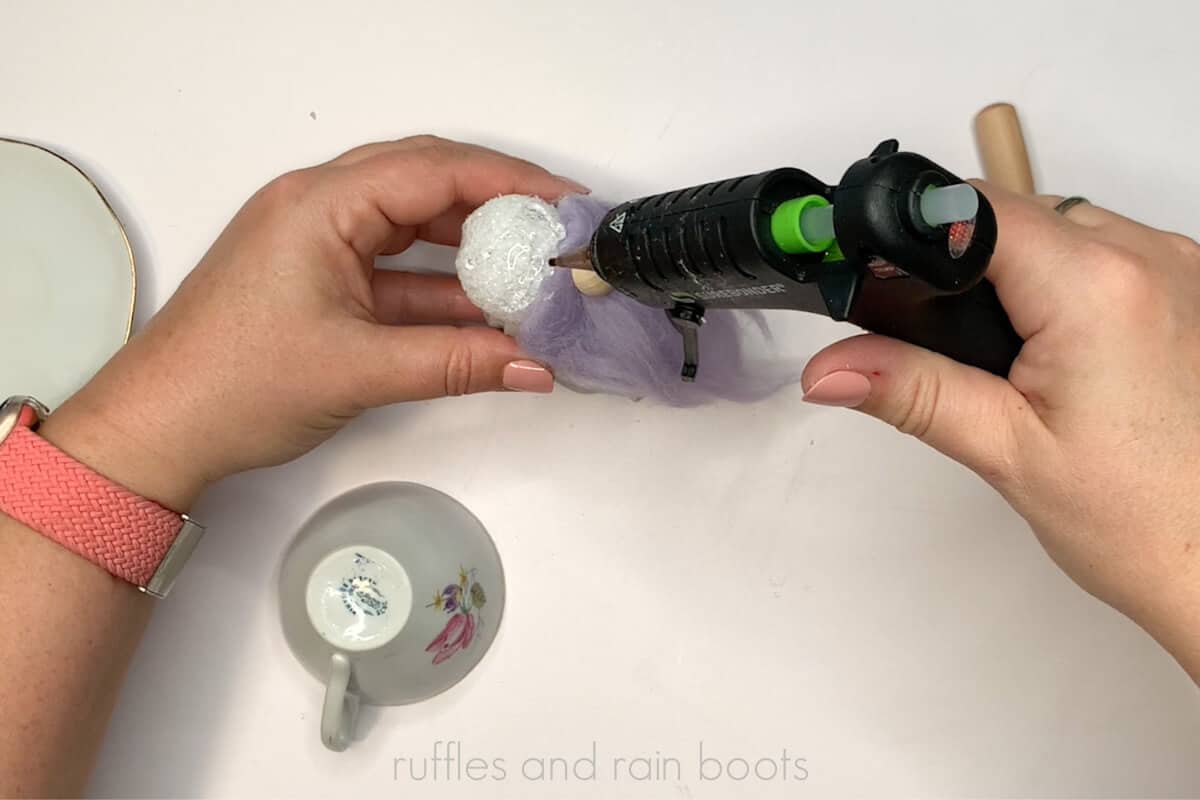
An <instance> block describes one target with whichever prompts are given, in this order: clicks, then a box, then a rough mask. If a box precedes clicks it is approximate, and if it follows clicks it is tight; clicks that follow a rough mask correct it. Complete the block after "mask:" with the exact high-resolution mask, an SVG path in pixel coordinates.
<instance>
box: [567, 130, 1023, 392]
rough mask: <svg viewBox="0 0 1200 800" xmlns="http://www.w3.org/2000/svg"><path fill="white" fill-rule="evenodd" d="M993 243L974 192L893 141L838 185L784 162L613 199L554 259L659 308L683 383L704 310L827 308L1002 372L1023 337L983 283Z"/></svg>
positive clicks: (838, 316) (982, 202) (983, 204)
mask: <svg viewBox="0 0 1200 800" xmlns="http://www.w3.org/2000/svg"><path fill="white" fill-rule="evenodd" d="M995 244H996V216H995V213H994V212H993V211H992V208H991V206H990V205H989V204H988V201H987V199H986V198H985V197H984V196H983V195H982V194H980V193H979V192H978V191H977V190H976V189H975V188H974V187H973V186H971V185H970V184H967V183H963V181H962V180H961V179H959V178H957V177H955V176H954V175H953V174H952V173H950V172H949V171H948V170H946V169H943V168H942V167H940V166H938V165H937V164H935V163H933V162H932V161H930V160H929V159H927V158H925V157H924V156H921V155H917V154H916V153H908V152H900V150H899V145H898V143H897V142H896V141H895V140H894V139H889V140H888V141H885V142H883V143H882V144H880V145H879V146H878V147H876V148H875V150H874V151H873V152H872V153H871V154H870V155H869V156H868V157H866V158H864V159H861V160H859V161H856V162H855V163H854V164H853V165H851V167H850V168H849V169H848V170H846V174H845V175H843V176H842V180H841V181H840V182H839V183H838V184H837V185H836V186H829V185H827V184H825V183H822V182H821V181H819V180H817V179H816V178H814V177H813V176H812V175H809V174H808V173H807V172H804V171H802V170H799V169H794V168H791V167H784V168H781V169H774V170H769V171H767V172H760V173H758V174H757V175H745V176H742V177H739V178H730V179H728V180H722V181H715V182H712V183H706V184H702V185H700V186H692V187H688V188H686V189H678V190H675V191H671V192H665V193H663V194H656V195H652V196H650V197H643V198H641V199H639V200H633V201H630V202H627V203H622V204H621V205H619V206H617V207H615V208H613V209H612V210H611V211H610V212H609V213H608V214H607V215H606V216H605V217H604V219H603V221H602V222H601V223H600V226H599V227H598V228H597V229H596V232H595V234H594V235H593V236H592V239H591V241H590V243H589V244H588V245H587V246H586V247H584V248H583V249H581V250H578V251H575V252H572V253H564V254H563V255H560V256H559V257H558V258H556V259H555V260H554V261H553V262H552V263H553V264H554V265H555V266H558V267H567V268H574V269H587V270H592V271H594V272H595V273H596V274H597V275H598V276H599V277H600V278H602V279H603V280H604V281H606V282H607V283H609V284H611V285H612V286H613V287H614V288H615V289H616V290H617V291H619V292H621V293H623V294H625V295H627V296H629V297H631V298H633V299H634V300H637V301H638V302H641V303H644V304H646V305H649V306H654V307H659V308H663V309H664V310H665V311H666V313H667V315H668V317H669V318H670V320H671V323H672V324H673V325H674V326H675V328H676V329H677V330H678V331H679V333H680V334H681V335H682V337H683V352H684V363H683V369H682V376H683V379H684V380H685V381H690V380H693V379H694V378H695V376H696V371H697V369H698V367H699V359H700V335H699V333H700V328H701V326H702V325H703V323H704V314H705V310H706V309H709V308H743V309H746V308H762V309H768V308H786V309H796V310H799V311H809V312H813V313H816V314H824V315H826V316H829V317H831V318H833V319H835V320H845V321H848V322H852V323H854V324H856V325H859V326H860V327H862V328H866V329H867V330H869V331H873V332H875V333H881V334H885V335H887V336H892V337H895V338H897V339H903V340H904V341H906V342H911V343H912V344H916V345H920V346H922V347H926V348H929V349H930V350H936V351H937V352H939V353H943V354H945V355H947V356H950V357H951V358H954V359H956V360H958V361H961V362H963V363H966V364H970V365H973V366H976V367H980V368H982V369H986V370H988V371H990V372H993V373H995V374H997V375H1006V374H1007V373H1008V369H1009V367H1010V366H1011V364H1012V362H1013V359H1015V358H1016V355H1017V353H1018V351H1019V350H1020V349H1021V344H1022V342H1021V339H1020V337H1019V336H1017V334H1016V332H1015V331H1014V330H1013V327H1012V324H1011V323H1010V322H1009V319H1008V316H1007V315H1006V314H1005V313H1004V309H1003V308H1002V307H1001V305H1000V302H999V300H998V299H997V297H996V293H995V291H994V289H993V288H992V285H991V284H990V283H989V282H987V281H986V280H983V275H984V272H985V271H986V269H987V266H988V262H989V261H990V260H991V257H992V250H993V248H994V247H995Z"/></svg>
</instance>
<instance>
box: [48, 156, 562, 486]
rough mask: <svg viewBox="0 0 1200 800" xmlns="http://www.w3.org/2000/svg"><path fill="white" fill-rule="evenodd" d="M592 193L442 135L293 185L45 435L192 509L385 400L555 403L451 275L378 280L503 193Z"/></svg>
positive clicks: (339, 162)
mask: <svg viewBox="0 0 1200 800" xmlns="http://www.w3.org/2000/svg"><path fill="white" fill-rule="evenodd" d="M581 190H582V187H579V186H578V185H576V184H574V183H573V182H571V181H568V180H566V179H563V178H559V177H556V176H554V175H551V174H550V173H549V172H547V171H546V170H544V169H542V168H541V167H538V166H535V165H533V164H530V163H528V162H524V161H520V160H517V159H515V158H511V157H509V156H505V155H502V154H500V153H496V152H493V151H491V150H485V149H483V148H480V147H474V146H470V145H465V144H460V143H457V142H450V141H446V140H443V139H438V138H435V137H430V136H419V137H415V138H410V139H404V140H401V141H398V142H388V143H379V144H371V145H366V146H364V147H360V148H357V149H355V150H351V151H350V152H348V153H346V154H344V155H342V156H340V157H338V158H336V159H334V160H333V161H331V162H329V163H327V164H322V165H320V166H317V167H312V168H310V169H302V170H299V171H296V172H291V173H288V174H286V175H283V176H282V177H280V178H278V179H276V180H274V181H272V182H271V183H270V184H268V185H267V186H266V187H265V188H263V189H262V190H261V191H259V192H258V193H257V194H255V195H254V196H253V197H252V198H251V199H250V200H249V202H247V203H246V205H245V206H244V207H243V208H242V210H241V211H240V212H239V213H238V214H237V216H235V217H234V219H233V221H232V222H231V223H230V224H229V227H228V228H226V230H225V232H224V233H223V234H222V235H221V236H220V238H219V239H218V240H217V241H216V243H215V244H214V245H213V246H212V248H211V249H210V250H209V252H208V253H207V254H206V255H205V256H204V258H203V260H201V262H200V264H199V266H197V267H196V269H195V270H194V271H193V272H192V273H191V275H189V276H188V277H187V279H186V280H185V281H184V282H183V284H182V285H181V286H180V288H179V290H178V292H176V294H175V296H174V297H172V298H171V300H170V301H169V302H168V303H167V305H166V306H165V307H164V308H163V309H162V310H161V311H160V312H159V313H158V314H157V315H156V316H155V317H154V319H153V320H152V321H151V322H150V323H149V325H147V327H146V328H145V330H143V331H142V332H140V333H139V334H138V335H137V336H136V337H134V339H133V340H132V341H130V342H129V344H128V345H127V346H126V347H125V348H124V349H123V350H122V351H121V352H120V353H119V354H118V355H117V356H116V357H115V358H114V359H113V360H112V361H111V362H110V363H109V364H108V365H107V366H106V367H104V369H103V370H102V371H101V372H100V373H99V374H98V375H97V376H96V378H95V379H94V380H92V381H91V382H90V383H89V384H88V385H87V386H86V387H85V388H84V389H83V390H82V391H80V392H79V393H78V394H77V395H76V396H75V397H73V398H72V399H71V400H69V401H68V402H67V403H66V404H64V406H63V407H62V409H61V410H59V411H57V412H56V413H54V414H52V415H51V417H50V419H49V420H48V421H47V423H46V424H45V426H44V427H43V434H44V435H45V436H46V437H47V438H48V439H51V440H52V441H56V442H58V443H59V444H60V446H61V447H63V449H65V450H67V451H68V452H70V453H72V455H75V456H76V457H77V458H80V459H81V460H83V461H85V463H88V464H89V465H90V466H92V467H93V468H94V469H96V470H97V471H99V472H101V473H103V474H106V475H108V476H109V477H110V478H112V479H114V480H117V481H119V482H121V483H124V484H125V485H127V486H128V487H129V488H130V489H132V490H134V491H136V492H138V493H140V494H143V495H145V496H148V497H151V498H153V499H155V500H158V501H159V502H161V503H163V504H164V505H167V506H170V507H173V508H176V509H181V510H182V509H184V508H187V507H188V506H189V505H190V504H191V502H192V500H193V499H194V498H195V496H196V495H197V494H198V493H199V492H200V491H201V490H202V489H203V488H204V487H205V486H206V485H207V484H209V483H210V482H212V481H214V480H217V479H219V478H222V477H224V476H226V475H229V474H232V473H235V472H239V471H241V470H245V469H250V468H253V467H262V466H268V465H273V464H279V463H282V462H285V461H288V460H290V459H292V458H295V457H297V456H299V455H301V454H303V453H304V452H306V451H308V450H309V449H311V448H313V447H315V446H316V445H317V444H319V443H320V442H322V441H323V440H325V439H326V438H327V437H329V436H330V435H332V434H333V432H334V431H336V430H337V429H339V428H340V427H341V426H342V425H343V424H345V423H346V422H347V421H348V420H350V419H351V418H353V417H354V416H355V415H357V414H358V413H359V412H361V411H362V410H364V409H366V408H370V407H372V406H379V405H384V404H387V403H396V402H400V401H404V400H419V399H426V398H433V397H441V396H444V395H458V394H466V393H470V392H483V391H490V390H496V389H503V388H508V389H517V390H525V391H535V392H549V391H550V390H551V389H552V387H553V378H552V376H551V375H550V373H549V372H548V371H547V370H546V369H545V368H544V367H542V366H541V365H539V364H536V363H534V362H532V361H529V360H527V359H525V358H524V357H523V356H522V353H521V351H520V349H519V348H518V346H517V344H516V342H515V341H513V340H512V339H511V338H509V337H507V336H505V335H504V334H502V333H500V332H498V331H495V330H491V329H489V328H486V327H483V326H480V325H478V324H477V323H480V322H482V321H483V320H482V316H481V314H480V312H479V310H478V309H476V308H475V307H474V306H472V305H471V304H470V302H469V301H468V300H467V298H466V296H465V295H464V294H463V292H462V289H461V288H460V287H459V284H458V281H457V280H456V279H454V278H452V277H443V276H428V275H414V274H408V273H402V272H394V271H387V270H377V269H375V257H376V256H378V255H381V254H394V253H399V252H401V251H403V250H404V249H406V248H407V247H408V246H409V245H411V244H412V243H413V242H414V241H415V240H417V239H423V240H426V241H430V242H436V243H440V244H450V245H453V244H457V242H458V235H459V229H460V228H461V225H462V222H463V219H464V218H465V216H466V215H467V214H468V213H470V211H471V210H472V209H474V208H475V207H476V206H478V205H479V204H481V203H483V202H484V201H486V200H488V199H490V198H492V197H495V196H497V195H501V194H510V193H520V194H530V195H539V196H542V197H545V198H547V199H554V198H557V197H558V196H560V195H562V194H564V193H566V192H578V191H581ZM472 323H474V324H472ZM464 324H465V326H464Z"/></svg>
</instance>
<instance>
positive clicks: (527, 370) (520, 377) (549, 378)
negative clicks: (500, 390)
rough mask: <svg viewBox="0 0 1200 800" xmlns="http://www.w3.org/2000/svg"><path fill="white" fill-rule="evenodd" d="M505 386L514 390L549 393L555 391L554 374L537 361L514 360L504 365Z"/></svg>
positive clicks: (503, 379) (503, 378)
mask: <svg viewBox="0 0 1200 800" xmlns="http://www.w3.org/2000/svg"><path fill="white" fill-rule="evenodd" d="M501 380H502V381H503V382H504V388H505V389H509V390H511V391H514V392H535V393H537V394H549V393H550V392H552V391H554V376H553V375H551V374H550V370H548V369H546V368H545V367H543V366H542V365H541V364H539V363H537V362H536V361H513V362H511V363H509V364H508V365H506V366H505V367H504V375H503V377H502V378H501Z"/></svg>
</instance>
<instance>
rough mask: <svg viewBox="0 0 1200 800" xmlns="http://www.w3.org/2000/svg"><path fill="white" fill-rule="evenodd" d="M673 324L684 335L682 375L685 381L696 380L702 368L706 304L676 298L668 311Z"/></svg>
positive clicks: (668, 316)
mask: <svg viewBox="0 0 1200 800" xmlns="http://www.w3.org/2000/svg"><path fill="white" fill-rule="evenodd" d="M667 318H668V319H670V320H671V325H672V326H674V328H675V330H677V331H679V335H680V336H682V337H683V369H681V370H680V373H679V375H680V377H681V378H683V380H684V382H685V383H691V382H693V381H694V380H696V372H697V370H699V368H700V326H701V325H703V324H704V306H702V305H700V304H699V303H697V302H696V301H695V300H676V301H675V305H674V307H672V308H670V309H669V310H668V311H667Z"/></svg>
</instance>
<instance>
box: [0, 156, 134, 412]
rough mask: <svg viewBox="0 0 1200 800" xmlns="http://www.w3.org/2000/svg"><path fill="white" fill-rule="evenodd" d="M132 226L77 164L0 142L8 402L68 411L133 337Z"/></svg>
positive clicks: (0, 302)
mask: <svg viewBox="0 0 1200 800" xmlns="http://www.w3.org/2000/svg"><path fill="white" fill-rule="evenodd" d="M135 291H136V277H135V267H134V261H133V251H132V250H131V249H130V247H129V239H128V238H127V237H126V235H125V229H124V228H122V227H121V223H120V221H119V220H118V219H117V216H116V214H114V213H113V210H112V207H111V206H109V204H108V201H107V200H105V199H104V196H103V195H102V194H101V193H100V190H99V189H98V188H96V185H95V184H94V183H92V181H91V180H90V179H89V178H88V176H87V175H85V174H84V173H83V171H82V170H80V169H79V168H78V167H76V166H75V165H74V164H72V163H71V162H69V161H67V160H66V159H65V158H63V157H62V156H59V155H57V154H56V153H53V152H51V151H50V150H47V149H45V148H43V147H39V146H37V145H32V144H28V143H26V142H18V141H14V140H12V139H4V138H0V397H7V396H8V395H13V394H27V395H32V396H34V397H37V398H38V399H39V400H42V401H43V402H44V403H45V404H46V405H48V406H50V407H51V408H54V407H56V406H57V405H59V404H60V403H61V402H62V401H63V400H65V399H66V398H67V397H69V396H70V395H71V394H72V393H73V392H74V391H75V390H76V389H78V388H79V387H80V386H82V385H83V384H84V383H86V382H87V381H88V379H89V378H91V377H92V375H94V374H95V373H96V371H97V370H98V369H99V368H100V367H101V366H103V365H104V362H106V361H107V360H108V359H109V357H110V356H112V354H113V353H115V352H116V351H117V350H118V349H119V348H120V347H121V345H123V344H124V343H125V341H126V340H127V339H128V338H129V332H130V329H131V326H132V325H133V304H134V296H135Z"/></svg>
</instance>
